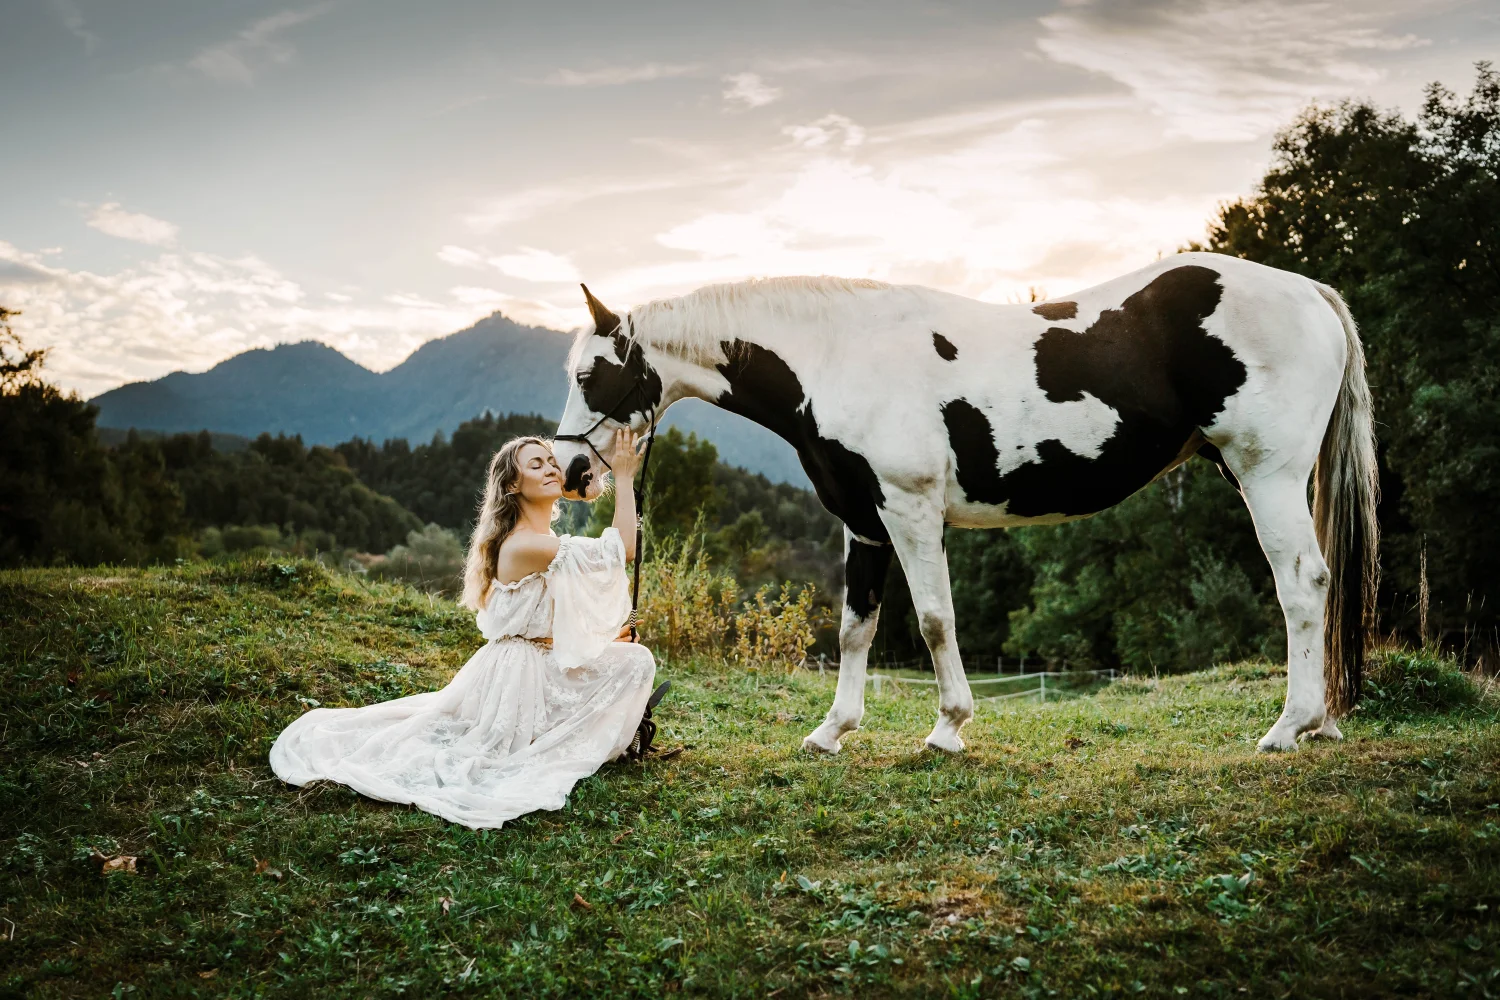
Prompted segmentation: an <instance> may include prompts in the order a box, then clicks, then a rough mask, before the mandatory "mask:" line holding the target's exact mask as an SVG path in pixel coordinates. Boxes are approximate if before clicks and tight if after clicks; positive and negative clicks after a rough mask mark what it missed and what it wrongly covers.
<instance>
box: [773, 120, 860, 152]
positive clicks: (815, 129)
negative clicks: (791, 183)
mask: <svg viewBox="0 0 1500 1000" xmlns="http://www.w3.org/2000/svg"><path fill="white" fill-rule="evenodd" d="M840 133H842V134H843V137H844V138H843V141H842V142H841V143H839V145H841V146H844V147H846V148H852V147H854V146H858V145H861V144H862V143H863V142H864V141H865V130H864V129H862V128H860V127H859V126H858V125H856V124H854V122H853V121H851V120H850V119H848V118H846V117H845V116H843V115H824V116H823V117H822V118H819V119H818V120H817V121H815V122H812V123H811V124H808V125H788V126H786V127H785V128H783V129H782V130H781V134H782V135H786V136H791V139H792V142H794V143H796V144H797V145H798V146H801V147H803V148H804V149H817V148H818V147H819V146H826V145H828V144H829V143H831V142H833V141H834V139H836V138H838V136H839V134H840Z"/></svg>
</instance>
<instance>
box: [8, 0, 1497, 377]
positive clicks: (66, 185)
mask: <svg viewBox="0 0 1500 1000" xmlns="http://www.w3.org/2000/svg"><path fill="white" fill-rule="evenodd" d="M3 3H4V9H5V15H4V30H3V31H0V109H3V110H0V121H3V122H4V128H3V130H0V142H3V144H4V147H3V155H0V305H5V306H7V307H9V308H13V309H20V310H22V311H23V314H22V315H21V316H20V317H17V318H16V320H15V322H14V326H15V328H16V330H17V332H18V333H20V334H21V335H22V336H23V337H24V339H25V340H26V342H27V344H28V346H38V347H40V346H50V347H52V348H53V352H52V356H51V359H50V361H49V370H50V372H51V376H52V378H53V379H54V380H55V381H57V382H59V383H60V384H62V385H63V386H65V387H66V388H70V389H76V390H78V391H79V392H81V393H83V394H84V395H88V396H92V395H94V394H97V393H99V392H102V391H103V390H105V389H108V388H112V387H114V386H116V385H119V384H121V383H124V382H128V381H136V380H140V379H148V378H156V377H158V376H160V375H163V374H166V373H167V372H169V371H173V370H176V369H187V370H189V371H200V370H203V369H205V368H208V367H210V366H211V365H213V364H214V363H216V362H218V361H220V360H223V359H224V358H226V357H228V356H230V355H232V354H235V353H238V352H240V351H243V350H245V349H248V348H251V347H258V346H269V345H272V344H276V343H282V342H290V341H298V340H305V339H316V340H321V341H324V342H326V343H328V344H331V345H332V346H334V347H337V348H339V349H340V350H342V351H344V352H345V353H346V354H348V355H349V356H351V357H352V358H354V359H355V360H357V361H359V362H361V363H363V364H365V365H367V366H369V367H372V368H374V369H377V370H381V369H385V368H389V367H391V366H392V365H394V364H396V363H398V362H399V361H400V360H401V359H402V358H404V357H405V356H406V355H407V354H409V353H410V352H411V351H412V350H413V349H414V348H415V347H416V346H418V345H419V344H421V343H422V342H424V341H426V340H429V339H431V338H433V337H436V336H441V335H443V334H447V333H451V332H453V331H455V330H458V329H461V328H462V327H464V326H467V325H469V324H470V323H472V322H473V321H474V320H476V319H478V318H480V317H482V316H485V315H488V314H489V313H491V312H494V311H496V310H499V311H501V312H503V313H504V314H505V315H507V316H509V317H511V318H513V319H516V320H519V321H522V322H526V323H535V324H541V325H547V326H553V327H557V328H559V329H567V328H570V327H574V326H577V325H579V324H581V323H583V322H584V321H585V319H586V313H585V311H584V310H583V308H582V302H581V296H580V293H579V291H578V282H579V281H580V280H583V281H586V282H588V284H589V287H590V288H591V289H593V291H594V292H595V293H596V294H598V295H599V296H600V297H601V298H602V299H603V300H604V301H605V302H606V303H608V304H610V305H611V306H615V307H618V308H619V309H622V310H623V309H624V308H627V307H629V306H630V305H632V304H637V303H641V302H645V301H647V300H649V299H653V298H659V297H662V296H668V295H675V294H680V293H682V292H686V291H689V290H691V289H693V288H696V287H698V286H700V285H703V284H707V283H711V282H717V281H727V280H736V279H740V278H746V277H751V276H757V275H775V274H837V275H844V276H851V277H874V278H880V279H885V280H890V281H896V282H909V283H916V284H923V285H929V286H934V287H937V288H942V289H946V290H949V291H953V292H958V293H961V294H964V295H970V296H974V297H978V298H982V299H986V300H991V301H1007V300H1013V299H1017V298H1019V297H1023V296H1025V294H1026V292H1027V289H1028V288H1031V287H1039V288H1041V289H1044V290H1045V291H1046V292H1048V293H1050V294H1054V295H1056V294H1062V293H1066V292H1068V291H1070V290H1072V289H1075V288H1078V287H1081V286H1085V285H1088V284H1092V283H1094V282H1097V281H1100V280H1103V279H1106V278H1108V277H1111V276H1114V275H1117V274H1121V273H1124V272H1126V271H1129V270H1132V269H1134V268H1136V267H1139V266H1141V265H1143V264H1146V263H1148V262H1149V261H1151V260H1153V259H1154V258H1155V257H1156V256H1157V255H1158V254H1161V253H1170V252H1172V251H1173V250H1174V249H1175V248H1177V247H1179V246H1181V245H1182V244H1183V243H1185V242H1187V241H1188V240H1191V239H1194V238H1201V236H1202V235H1203V230H1204V223H1205V221H1206V220H1207V219H1208V218H1209V216H1210V215H1211V214H1212V212H1213V210H1214V208H1215V205H1216V204H1218V203H1219V202H1220V201H1222V200H1224V199H1228V198H1232V197H1235V196H1238V195H1242V194H1246V193H1248V192H1250V190H1251V189H1252V187H1253V185H1254V184H1255V182H1256V180H1257V179H1258V178H1259V177H1260V176H1261V174H1262V173H1263V172H1264V169H1265V167H1266V165H1267V164H1268V162H1269V159H1270V149H1271V138H1272V136H1273V134H1274V132H1275V131H1276V129H1277V128H1279V127H1281V126H1283V125H1284V124H1286V123H1287V122H1288V121H1289V120H1290V119H1291V118H1292V117H1293V116H1294V115H1295V114H1296V113H1297V112H1298V110H1299V109H1301V108H1303V107H1305V106H1306V105H1307V104H1308V103H1309V102H1312V101H1322V102H1334V101H1337V100H1340V99H1342V98H1346V97H1363V98H1370V99H1373V100H1374V101H1375V102H1377V103H1378V104H1381V105H1383V106H1388V107H1393V108H1400V109H1402V110H1404V111H1406V112H1408V113H1410V112H1411V111H1413V110H1415V108H1416V107H1417V106H1418V104H1419V102H1420V100H1421V96H1422V88H1423V86H1424V85H1425V84H1426V83H1427V82H1429V81H1432V80H1438V81H1442V82H1443V83H1445V84H1446V85H1447V86H1449V87H1451V88H1453V89H1455V90H1458V91H1460V92H1467V91H1468V89H1469V87H1470V85H1471V84H1472V81H1473V63H1474V62H1476V61H1478V60H1482V59H1495V58H1496V57H1500V5H1497V4H1496V3H1494V2H1493V0H1488V2H1483V3H1480V2H1452V3H1449V2H1444V0H1425V2H1421V3H1417V2H1402V3H1395V2H1389V3H1388V2H1316V3H1303V2H1292V0H1243V2H1242V0H1205V2H1190V0H1130V2H1121V3H1101V2H1088V0H1067V2H1062V3H1056V2H1050V3H1047V2H1037V3H973V4H968V3H947V2H921V0H916V2H913V0H902V2H891V3H855V2H844V3H819V2H816V0H798V2H794V3H782V2H761V3H756V4H742V3H735V4H719V3H711V2H703V0H694V2H683V3H638V2H629V3H622V2H618V0H616V2H612V3H601V4H582V3H573V2H566V0H554V2H549V3H535V4H525V3H495V2H484V3H481V2H466V0H465V2H443V0H429V2H424V3H413V2H396V0H328V2H319V3H311V4H300V5H286V4H283V3H262V2H252V0H234V2H229V0H212V2H208V0H128V2H125V0H51V2H48V0H36V2H22V0H3ZM559 377H561V376H559Z"/></svg>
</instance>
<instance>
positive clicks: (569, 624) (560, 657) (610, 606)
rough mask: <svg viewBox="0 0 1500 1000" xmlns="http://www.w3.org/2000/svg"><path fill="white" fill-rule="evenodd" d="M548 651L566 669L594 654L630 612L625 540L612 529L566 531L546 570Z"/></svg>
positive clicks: (618, 630) (588, 658) (617, 631)
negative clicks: (590, 534)
mask: <svg viewBox="0 0 1500 1000" xmlns="http://www.w3.org/2000/svg"><path fill="white" fill-rule="evenodd" d="M547 590H548V592H549V593H550V594H551V595H552V656H553V659H554V660H555V661H556V662H557V663H558V665H559V666H561V667H563V668H564V669H567V668H570V667H576V666H579V665H581V664H583V663H587V662H588V661H589V660H592V659H594V657H596V656H598V655H599V654H600V653H602V652H604V648H605V647H606V646H608V645H609V644H610V643H611V642H613V641H614V640H615V637H616V636H617V635H619V634H620V627H621V626H622V625H624V624H625V622H626V620H627V619H628V618H629V617H630V588H629V586H628V585H627V583H626V579H625V543H624V541H623V540H621V538H620V533H619V532H618V531H616V530H615V529H614V528H612V527H611V528H605V529H604V534H602V535H600V536H599V537H598V538H578V537H574V536H572V535H568V536H564V538H563V541H562V546H561V548H559V550H558V553H557V558H556V559H554V560H553V561H552V565H551V567H550V568H549V569H548V570H547Z"/></svg>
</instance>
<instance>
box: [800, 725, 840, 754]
mask: <svg viewBox="0 0 1500 1000" xmlns="http://www.w3.org/2000/svg"><path fill="white" fill-rule="evenodd" d="M839 745H840V738H839V737H837V736H830V735H828V734H827V733H824V732H823V730H822V729H817V730H814V731H813V732H812V733H809V734H808V735H807V736H806V737H805V738H804V739H803V740H802V749H804V750H806V751H808V752H809V753H824V754H828V755H830V756H831V755H833V754H836V753H838V752H839Z"/></svg>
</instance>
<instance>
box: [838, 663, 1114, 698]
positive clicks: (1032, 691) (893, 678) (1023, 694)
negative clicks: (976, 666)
mask: <svg viewBox="0 0 1500 1000" xmlns="http://www.w3.org/2000/svg"><path fill="white" fill-rule="evenodd" d="M1081 675H1088V676H1091V677H1105V678H1107V679H1108V680H1109V681H1110V682H1113V681H1115V680H1116V679H1117V678H1118V676H1119V675H1118V674H1117V673H1116V671H1115V670H1114V669H1113V668H1111V669H1109V670H1036V671H1033V672H1031V673H1016V674H995V675H993V676H990V675H978V676H973V675H971V676H970V678H969V681H970V683H971V684H973V683H995V682H997V681H1024V680H1032V679H1035V680H1036V681H1037V685H1036V686H1035V687H1028V688H1026V689H1025V690H1022V691H1010V692H1007V693H1005V694H991V695H982V696H980V697H977V698H975V699H974V700H975V701H1008V700H1010V699H1011V698H1027V697H1032V696H1035V697H1037V698H1038V699H1039V700H1040V701H1046V700H1047V678H1048V677H1078V676H1081ZM865 683H867V684H874V685H875V693H876V694H881V693H883V692H884V691H885V686H886V685H887V684H892V685H899V684H924V685H936V684H937V678H935V677H934V678H931V679H928V678H926V677H900V676H897V675H896V674H882V673H877V672H876V671H873V670H872V671H870V673H869V675H868V676H867V677H866V679H865ZM1053 690H1054V691H1056V690H1057V688H1056V685H1054V686H1053Z"/></svg>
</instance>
